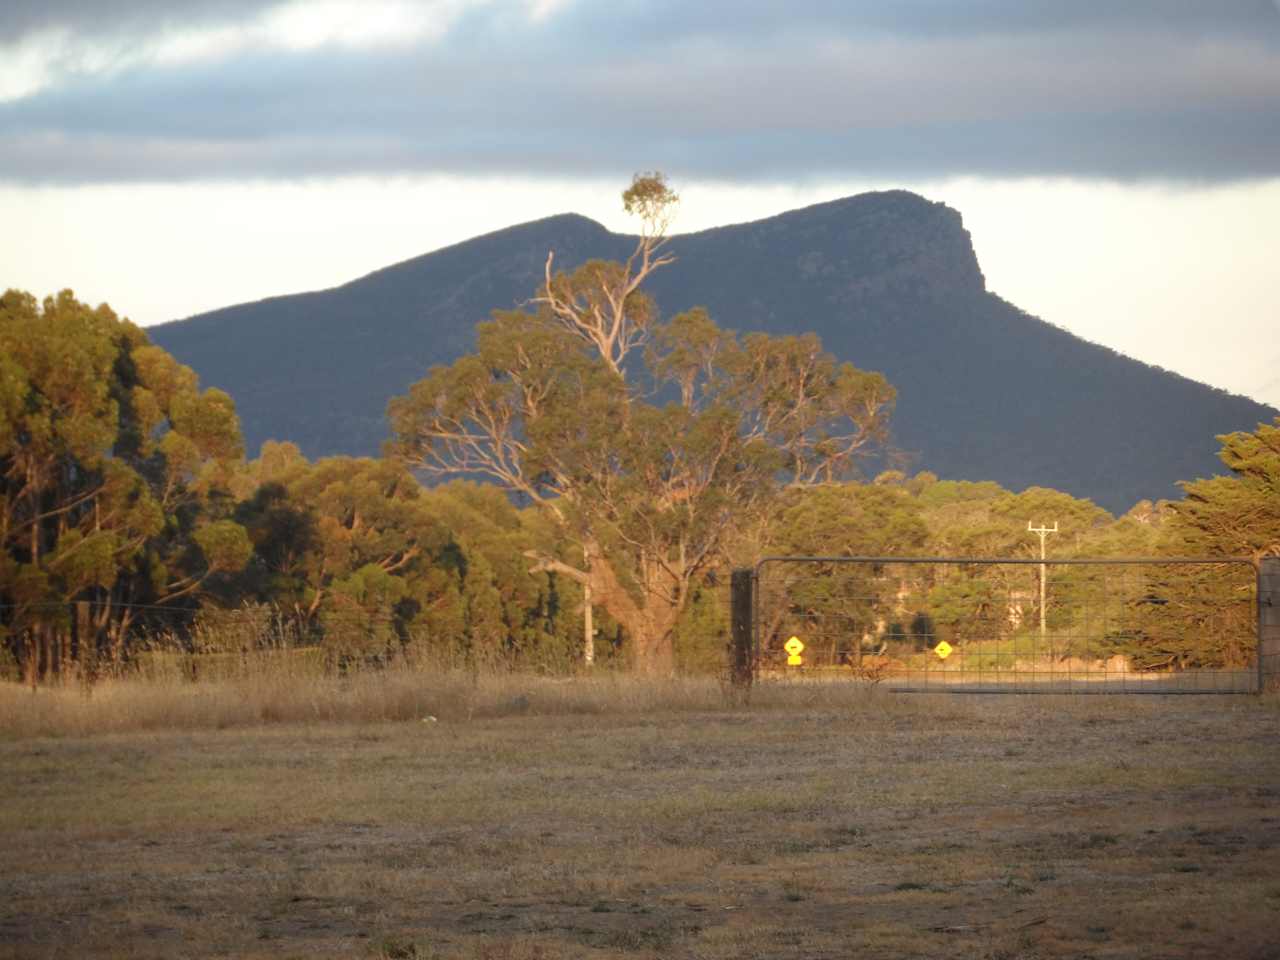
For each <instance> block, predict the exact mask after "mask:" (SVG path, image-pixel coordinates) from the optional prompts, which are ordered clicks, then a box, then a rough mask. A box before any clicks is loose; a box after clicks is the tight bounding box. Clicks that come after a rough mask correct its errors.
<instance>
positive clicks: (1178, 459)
mask: <svg viewBox="0 0 1280 960" xmlns="http://www.w3.org/2000/svg"><path fill="white" fill-rule="evenodd" d="M632 243H633V241H632V239H631V238H629V237H626V236H621V235H618V234H613V233H610V232H609V231H607V230H605V228H604V227H602V226H601V225H600V224H598V223H595V222H594V221H591V220H588V219H586V218H584V217H580V216H575V215H563V216H557V217H551V218H548V219H546V220H539V221H536V222H534V223H527V224H522V225H520V226H516V227H511V228H508V229H506V230H501V231H498V232H497V233H491V234H487V235H485V236H482V237H477V238H476V239H474V240H469V241H467V242H465V243H460V244H457V245H456V246H452V247H449V248H447V249H444V250H440V251H437V252H435V253H430V254H426V255H424V256H421V257H416V258H414V259H412V260H407V261H405V262H404V263H400V264H396V265H395V266H391V267H387V268H385V269H383V270H379V271H377V272H376V273H371V274H369V275H368V276H366V277H362V278H360V279H359V280H355V281H352V282H351V283H347V284H344V285H343V286H340V287H335V288H333V289H331V290H325V291H320V292H316V293H306V294H298V295H296V296H287V297H277V298H273V299H269V300H263V301H260V302H258V303H248V304H241V305H238V306H233V307H227V308H225V309H222V310H216V311H213V312H211V313H206V314H202V315H200V316H196V317H192V318H190V319H188V320H183V321H179V322H175V323H169V324H164V325H162V326H157V327H152V328H151V329H150V330H148V333H149V334H150V335H151V336H152V338H153V339H154V340H155V342H157V343H159V344H160V345H161V346H163V347H165V348H166V349H168V350H169V351H171V352H172V353H173V354H174V355H175V356H176V357H178V359H180V360H181V361H182V362H184V363H187V364H190V365H191V366H192V367H194V368H195V370H196V371H197V372H198V373H199V374H200V376H201V379H202V380H203V381H204V382H205V383H206V384H209V385H214V386H218V387H221V388H223V389H225V390H227V391H228V392H229V393H230V394H231V395H232V396H233V397H234V398H235V400H236V404H237V406H238V408H239V410H240V415H241V417H242V418H243V422H244V428H245V436H246V440H247V442H248V446H249V450H250V451H251V452H256V450H257V448H258V446H259V445H260V444H261V443H262V441H263V440H266V439H272V438H274V439H287V440H293V441H294V442H296V443H298V444H299V445H300V446H301V447H302V449H303V450H304V452H306V453H307V454H308V455H309V456H312V457H316V456H322V455H327V454H334V453H351V454H373V453H376V452H377V451H378V449H379V446H380V444H381V442H382V440H383V439H384V438H385V437H386V435H387V428H386V421H385V417H384V410H385V407H386V402H387V400H388V398H390V397H391V396H393V395H395V394H397V393H401V392H403V391H404V390H405V388H406V387H407V386H408V385H409V384H410V383H412V382H413V381H415V380H417V379H418V378H420V377H421V376H422V375H423V373H424V372H425V371H426V369H427V368H428V367H429V366H430V365H432V364H435V363H447V362H449V361H451V360H453V359H454V358H456V357H457V356H459V355H460V354H463V353H465V352H467V351H468V350H470V349H471V347H472V344H473V335H474V325H475V323H476V322H477V321H478V320H482V319H485V318H486V317H487V316H488V314H489V312H490V311H491V310H492V309H494V308H502V307H511V306H513V305H515V304H517V303H519V302H521V301H523V300H525V299H527V298H528V297H529V296H531V295H532V293H533V292H534V290H535V288H536V287H537V284H538V282H539V279H540V277H541V271H542V264H543V261H544V260H545V258H546V255H547V251H548V250H549V249H554V250H555V251H556V262H557V264H558V265H560V266H562V267H571V266H573V265H576V264H578V263H580V262H582V261H583V260H585V259H588V258H590V257H604V258H618V257H622V256H625V255H626V253H627V252H629V250H630V249H631V246H632ZM671 249H672V250H673V252H674V253H675V254H676V255H677V257H678V258H679V259H678V261H677V263H675V264H674V265H672V266H670V267H668V268H666V269H665V270H663V271H660V272H659V273H658V274H656V275H655V277H654V280H653V282H652V284H651V285H650V287H649V288H648V289H649V291H650V292H651V293H652V294H653V295H654V296H655V297H656V298H657V300H658V302H659V304H660V305H661V307H662V309H663V310H664V312H666V313H667V314H670V313H674V312H678V311H680V310H683V309H686V308H688V307H691V306H695V305H702V306H706V307H707V308H709V309H710V311H711V313H712V316H714V317H715V318H716V320H717V321H718V322H719V323H720V324H721V325H722V326H726V327H731V328H733V329H737V330H740V331H753V330H765V331H768V332H770V333H798V332H804V331H810V330H812V331H815V332H816V333H818V334H819V335H820V336H821V337H822V339H823V342H824V343H825V344H826V346H827V348H828V349H829V350H831V351H832V352H833V353H835V354H836V355H837V356H839V357H840V358H842V359H847V360H850V361H852V362H853V363H855V364H856V365H858V366H859V367H864V368H867V369H875V370H881V371H883V372H884V373H885V375H886V376H888V378H889V380H890V381H891V382H892V383H893V384H894V385H895V386H896V387H897V388H898V391H899V400H898V410H897V413H896V415H895V418H894V438H895V441H896V443H897V444H898V446H899V447H901V448H903V449H904V450H906V451H909V452H910V453H912V454H913V455H914V456H913V462H912V464H911V466H912V468H913V469H929V470H933V471H934V472H936V473H938V474H940V475H942V476H944V477H949V478H957V479H973V480H978V479H991V480H996V481H998V482H999V483H1001V484H1003V485H1005V486H1007V487H1010V488H1012V489H1015V490H1017V489H1022V488H1024V487H1026V486H1030V485H1034V484H1039V485H1043V486H1051V487H1056V488H1058V489H1061V490H1066V491H1068V492H1070V493H1073V494H1076V495H1077V496H1087V497H1090V498H1092V499H1093V500H1094V501H1095V502H1096V503H1098V504H1100V505H1102V506H1104V507H1107V508H1108V509H1110V510H1113V511H1123V510H1126V509H1128V507H1130V506H1132V505H1133V503H1135V502H1136V501H1138V500H1140V499H1144V498H1150V499H1154V498H1157V497H1173V496H1177V495H1178V490H1177V488H1176V487H1175V486H1174V484H1175V482H1176V481H1178V480H1184V479H1194V478H1196V477H1201V476H1208V475H1211V474H1214V473H1217V472H1221V469H1222V468H1221V465H1220V464H1219V463H1218V461H1217V458H1216V456H1215V454H1216V451H1217V449H1218V445H1217V443H1216V442H1215V441H1214V435H1215V434H1219V433H1223V432H1227V431H1231V430H1240V429H1253V428H1254V427H1255V426H1256V424H1257V423H1259V422H1263V421H1267V422H1269V421H1270V420H1271V419H1272V418H1273V417H1275V416H1276V415H1277V411H1276V410H1274V409H1272V408H1270V407H1267V406H1264V405H1263V404H1259V403H1255V402H1254V401H1252V400H1248V399H1246V398H1243V397H1238V396H1233V395H1230V394H1227V393H1225V392H1223V391H1221V390H1216V389H1214V388H1211V387H1208V386H1205V385H1203V384H1199V383H1195V382H1193V381H1191V380H1188V379H1186V378H1184V377H1181V376H1178V375H1176V374H1173V373H1169V372H1168V371H1165V370H1161V369H1159V368H1156V367H1151V366H1147V365H1146V364H1143V363H1139V362H1138V361H1136V360H1132V359H1129V358H1128V357H1124V356H1121V355H1120V354H1117V353H1115V352H1114V351H1111V350H1108V349H1106V348H1104V347H1100V346H1098V345H1096V344H1092V343H1088V342H1086V341H1084V340H1081V339H1079V338H1077V337H1075V336H1073V335H1071V334H1069V333H1067V332H1066V331H1064V330H1061V329H1059V328H1057V327H1054V326H1052V325H1050V324H1048V323H1045V322H1044V321H1042V320H1039V319H1037V318H1035V317H1033V316H1030V315H1029V314H1026V313H1024V312H1022V311H1021V310H1019V309H1018V308H1017V307H1015V306H1013V305H1012V304H1010V303H1007V302H1006V301H1004V300H1002V299H1000V298H999V297H998V296H995V295H994V294H992V293H988V292H987V290H986V285H985V282H984V280H983V276H982V272H981V270H980V269H979V267H978V262H977V258H976V257H975V255H974V251H973V246H972V244H971V242H970V239H969V235H968V233H967V232H966V231H965V229H964V227H963V225H962V223H961V219H960V215H959V214H958V213H956V212H955V211H954V210H951V209H950V208H948V207H946V206H944V205H942V204H938V203H931V202H929V201H927V200H924V199H923V198H921V197H918V196H915V195H914V194H910V193H905V192H900V191H895V192H889V193H871V194H863V195H860V196H856V197H850V198H848V199H845V200H837V201H834V202H832V203H825V204H820V205H817V206H814V207H808V208H806V209H803V210H795V211H792V212H790V213H785V214H782V215H781V216H777V217H771V218H769V219H767V220H760V221H757V222H755V223H747V224H741V225H736V226H728V227H720V228H717V229H714V230H707V231H704V232H702V233H695V234H686V235H683V236H678V237H676V238H674V239H673V240H672V241H671Z"/></svg>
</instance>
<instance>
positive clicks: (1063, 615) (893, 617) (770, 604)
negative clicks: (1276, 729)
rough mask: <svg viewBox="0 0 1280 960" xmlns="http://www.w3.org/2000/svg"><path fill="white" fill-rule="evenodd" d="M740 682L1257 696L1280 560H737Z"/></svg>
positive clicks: (1273, 672) (1279, 676) (1276, 601)
mask: <svg viewBox="0 0 1280 960" xmlns="http://www.w3.org/2000/svg"><path fill="white" fill-rule="evenodd" d="M732 585H733V600H732V609H733V618H732V628H731V633H732V640H731V651H730V671H731V674H732V676H733V678H734V680H735V682H737V683H739V684H745V683H750V682H751V681H752V680H753V679H757V678H760V679H768V678H778V677H788V676H789V677H792V678H801V679H803V678H816V677H850V678H862V679H865V680H872V681H877V682H881V683H883V684H884V685H885V686H887V687H889V688H890V689H896V690H946V691H949V692H957V693H959V692H1073V693H1252V692H1256V691H1259V690H1263V689H1270V688H1273V687H1275V686H1277V685H1280V558H1268V559H1266V560H1263V561H1262V563H1261V564H1260V565H1258V566H1257V567H1256V568H1255V565H1254V563H1253V562H1252V561H1250V560H1244V559H1239V558H1176V559H1173V558H1152V559H1138V558H1125V559H1072V560H1049V561H1044V562H1041V561H1039V560H1029V559H985V558H957V557H930V558H903V557H768V558H765V559H764V560H762V561H760V563H758V564H757V565H756V567H755V568H754V569H752V570H740V571H735V573H734V575H733V580H732Z"/></svg>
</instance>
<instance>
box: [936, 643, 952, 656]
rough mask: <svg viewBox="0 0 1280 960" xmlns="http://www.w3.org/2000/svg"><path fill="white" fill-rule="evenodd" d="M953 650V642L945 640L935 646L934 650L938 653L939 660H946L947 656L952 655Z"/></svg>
mask: <svg viewBox="0 0 1280 960" xmlns="http://www.w3.org/2000/svg"><path fill="white" fill-rule="evenodd" d="M951 650H952V647H951V644H949V643H947V641H945V640H943V641H942V642H941V643H940V644H938V645H937V646H936V647H934V648H933V652H934V653H936V654H937V655H938V659H939V660H945V659H947V657H949V656H951Z"/></svg>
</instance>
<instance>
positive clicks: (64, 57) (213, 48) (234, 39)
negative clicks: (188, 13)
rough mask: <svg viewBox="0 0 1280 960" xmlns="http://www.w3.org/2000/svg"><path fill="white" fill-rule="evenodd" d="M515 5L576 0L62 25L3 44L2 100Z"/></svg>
mask: <svg viewBox="0 0 1280 960" xmlns="http://www.w3.org/2000/svg"><path fill="white" fill-rule="evenodd" d="M502 6H506V7H510V8H511V9H513V10H515V11H518V12H519V13H520V15H521V16H522V17H523V18H524V19H527V20H529V21H531V22H537V23H541V22H544V21H546V20H549V19H551V18H552V17H554V16H555V15H557V14H559V13H560V12H561V11H563V10H564V9H566V8H567V7H568V6H569V0H287V2H281V3H276V4H272V5H267V6H265V7H264V8H263V9H262V10H261V11H259V12H258V14H257V15H256V16H252V17H248V18H245V19H241V20H237V21H232V22H210V23H205V24H199V25H195V26H188V27H175V26H173V25H172V24H171V23H170V22H168V21H161V22H158V23H157V24H156V26H155V28H154V29H153V30H151V31H150V32H142V33H134V34H129V35H117V34H112V33H101V32H99V33H90V34H77V33H74V32H73V31H71V30H69V29H67V28H65V27H55V28H51V29H46V30H42V31H38V32H36V33H31V34H27V35H25V36H22V37H20V38H19V39H18V40H16V41H14V42H11V43H9V44H4V43H3V42H0V103H4V102H6V101H13V100H20V99H22V98H24V97H29V96H31V95H32V94H35V93H39V92H40V91H41V90H45V89H47V88H49V87H52V86H55V85H57V84H58V83H59V82H61V81H64V80H67V79H73V78H76V77H85V76H101V75H110V74H113V73H118V72H120V71H122V70H126V69H130V68H134V67H145V66H152V65H157V66H173V65H175V64H183V63H192V62H201V61H206V62H207V61H216V60H221V59H226V58H228V57H232V56H234V55H236V54H238V53H243V52H246V51H253V50H281V51H287V52H295V53H296V52H305V51H312V50H317V49H321V48H325V47H330V48H335V49H357V50H366V49H372V48H380V47H381V48H396V47H399V48H404V47H408V46H412V45H414V44H417V43H422V42H435V41H439V40H440V39H441V38H443V37H444V36H445V35H446V34H447V33H448V32H449V30H450V29H451V28H453V27H454V26H455V25H456V24H457V22H458V21H459V20H460V19H461V18H462V17H463V16H465V15H466V14H467V13H468V12H470V11H473V10H478V9H482V8H486V7H502Z"/></svg>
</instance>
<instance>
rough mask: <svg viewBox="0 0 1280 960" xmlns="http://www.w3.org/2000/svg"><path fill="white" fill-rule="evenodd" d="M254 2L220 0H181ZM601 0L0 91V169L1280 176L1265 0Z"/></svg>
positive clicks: (1275, 52) (214, 10)
mask: <svg viewBox="0 0 1280 960" xmlns="http://www.w3.org/2000/svg"><path fill="white" fill-rule="evenodd" d="M37 6H40V7H41V8H44V7H49V8H51V9H52V13H50V14H49V16H51V17H52V16H54V15H55V14H56V15H58V16H60V17H62V18H63V19H72V20H74V14H75V11H76V8H77V5H75V4H71V3H52V4H40V5H37V4H35V3H28V2H26V0H22V2H20V3H19V5H18V6H17V7H15V8H12V9H9V10H8V11H7V12H6V13H5V14H4V15H3V17H7V18H9V19H10V20H11V22H13V23H16V24H17V25H19V26H20V25H21V24H22V23H28V24H30V23H35V22H37V20H38V18H37V16H36V12H37V11H36V8H37ZM84 6H85V7H86V8H87V7H89V6H91V4H88V3H86V4H84ZM97 6H99V7H103V6H107V7H114V8H117V13H118V14H119V16H121V17H124V16H127V15H130V12H131V11H132V13H135V14H136V13H137V12H138V11H143V10H146V9H148V6H147V3H146V2H145V0H137V2H133V3H129V2H126V0H104V2H103V3H102V4H100V5H97ZM262 6H265V4H261V3H259V4H253V3H249V2H247V0H246V2H243V3H237V2H234V0H225V2H216V0H209V2H207V3H198V4H194V5H193V6H192V13H191V15H192V16H197V15H198V16H199V17H203V18H211V17H229V16H234V15H237V14H241V15H243V14H244V13H245V12H246V11H248V10H249V9H250V8H253V7H262ZM607 6H608V8H609V9H608V11H605V9H604V5H599V4H588V3H580V4H579V5H578V6H570V7H569V8H568V9H567V11H566V12H564V13H562V14H561V15H560V16H558V17H557V18H555V19H553V20H552V21H550V22H547V23H541V24H539V23H532V22H530V21H528V20H524V19H518V20H516V21H513V20H512V19H511V18H510V17H498V16H497V14H496V13H492V12H491V11H490V9H489V8H479V9H478V10H477V11H475V12H474V13H473V14H472V15H471V16H469V17H466V18H464V19H463V20H462V21H460V22H459V23H458V24H457V25H456V26H455V28H454V30H453V31H452V32H451V33H450V34H449V35H448V36H447V37H446V38H444V40H443V41H436V42H430V43H428V42H424V43H422V44H421V45H419V46H416V47H412V48H409V49H403V48H402V49H399V50H397V51H388V50H385V49H371V50H364V51H351V50H345V51H344V50H337V49H322V50H316V51H311V52H308V53H286V52H282V51H273V52H270V53H262V52H260V51H259V52H256V53H253V54H241V55H239V56H237V57H234V58H231V59H225V60H220V61H214V62H209V63H206V64H203V65H187V66H179V67H175V66H170V67H167V68H163V69H162V68H158V67H152V68H150V69H143V68H137V69H134V70H132V71H129V72H124V73H120V74H117V75H114V76H111V77H97V78H91V79H80V80H78V81H75V82H66V83H64V84H62V85H60V86H55V87H53V88H50V89H46V90H44V91H42V92H40V93H38V94H36V95H34V96H31V97H28V98H26V99H24V100H19V101H15V102H11V103H8V104H0V179H4V180H8V181H11V182H28V183H30V182H58V183H78V182H102V181H130V180H168V181H182V180H192V179H210V178H222V179H225V178H243V177H286V178H287V177H302V176H331V175H340V174H351V173H379V172H451V173H466V172H479V171H484V172H503V173H546V174H566V173H601V174H611V175H616V174H618V173H619V172H622V173H625V172H626V171H629V170H631V169H632V168H634V167H636V166H652V165H661V166H664V167H666V168H668V169H671V170H673V171H679V172H680V173H681V174H688V175H698V176H708V177H725V178H744V177H767V178H776V177H795V176H815V175H845V176H848V175H863V174H875V175H881V174H886V173H888V174H900V175H903V176H907V175H910V176H914V177H919V176H938V175H950V174H991V175H1042V174H1048V175H1079V176H1103V177H1117V178H1150V177H1158V178H1190V179H1209V180H1221V179H1232V178H1247V177H1262V176H1274V175H1280V14H1278V13H1277V9H1276V7H1275V5H1274V4H1272V3H1271V2H1270V0H1266V2H1256V0H1238V2H1228V0H1218V2H1215V3H1212V4H1210V3H1198V2H1193V0H1164V2H1159V0H1133V2H1130V3H1126V4H1114V3H1102V2H1094V0H1074V2H1073V3H1070V4H1063V3H1059V2H1057V0H1053V2H1050V0H1017V2H1013V0H1001V2H995V0H974V2H972V3H966V4H956V3H953V2H951V0H901V2H897V3H892V4H890V3H874V4H872V3H857V2H852V3H850V2H840V3H837V2H834V0H832V2H827V0H815V2H813V3H810V4H803V5H792V6H796V7H799V8H801V9H799V10H796V11H791V14H792V15H790V16H785V17H784V16H781V15H780V13H779V11H781V10H782V9H783V8H782V6H781V5H779V4H776V3H772V2H770V3H765V2H763V0H704V2H701V3H698V4H692V5H690V4H681V5H679V6H677V5H675V4H674V3H671V2H657V0H655V2H650V3H646V4H643V5H641V4H624V3H619V4H609V5H607ZM24 9H25V10H26V14H25V18H24V13H23V11H24ZM170 9H172V7H170ZM15 10H16V11H17V12H16V13H15V12H14V11H15ZM606 13H609V14H610V15H609V16H606ZM2 22H3V19H2V18H0V23H2ZM97 22H98V21H97V20H85V21H83V23H82V27H83V29H85V30H91V29H92V28H93V24H96V23H97ZM202 22H203V21H202ZM513 23H514V24H515V25H514V26H513Z"/></svg>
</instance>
